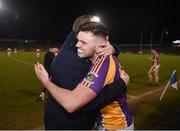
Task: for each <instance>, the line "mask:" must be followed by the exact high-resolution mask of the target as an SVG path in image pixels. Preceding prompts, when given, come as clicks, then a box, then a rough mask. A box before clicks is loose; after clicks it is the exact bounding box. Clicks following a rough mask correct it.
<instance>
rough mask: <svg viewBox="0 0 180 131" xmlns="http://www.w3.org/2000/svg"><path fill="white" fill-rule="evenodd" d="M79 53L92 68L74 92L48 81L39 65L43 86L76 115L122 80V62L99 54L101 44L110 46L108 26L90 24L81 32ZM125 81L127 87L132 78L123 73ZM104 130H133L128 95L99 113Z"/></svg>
mask: <svg viewBox="0 0 180 131" xmlns="http://www.w3.org/2000/svg"><path fill="white" fill-rule="evenodd" d="M77 38H78V42H77V44H76V47H77V53H78V56H79V57H80V58H88V59H89V60H90V61H91V62H92V66H91V68H90V70H89V72H88V73H87V74H86V76H85V77H84V79H83V80H82V81H81V82H80V83H79V84H78V85H77V86H76V88H75V89H74V90H72V91H70V90H67V89H63V88H61V87H58V86H57V85H55V84H54V83H52V82H51V81H50V80H49V79H48V74H47V72H46V71H45V69H44V67H43V65H41V64H39V63H38V64H36V65H35V71H36V74H37V77H38V78H39V80H40V81H41V82H42V84H43V85H44V86H45V87H46V88H47V89H48V90H49V92H50V94H51V95H52V96H53V97H54V98H55V100H56V101H57V102H58V103H59V104H60V105H62V106H63V107H64V109H65V110H67V111H68V112H70V113H72V112H75V111H76V110H78V109H80V108H82V107H83V106H84V105H86V104H87V103H88V102H90V101H91V100H93V99H94V98H95V97H96V96H97V95H98V94H99V93H100V92H101V90H102V89H103V88H104V86H106V85H108V84H112V83H113V82H114V81H116V80H118V79H120V72H119V62H118V60H117V58H116V57H115V56H112V55H101V56H98V55H97V53H96V51H97V50H98V48H99V45H100V44H101V43H106V42H108V32H107V29H106V27H105V25H104V24H102V23H97V22H88V23H84V24H82V25H81V26H80V28H79V31H78V36H77ZM121 77H122V78H123V80H124V81H125V83H126V84H127V83H128V81H129V78H128V76H127V75H125V72H123V71H122V73H121ZM98 126H99V128H100V129H105V130H106V129H107V130H121V129H133V116H132V113H131V111H130V109H129V107H128V104H127V99H126V94H125V93H122V94H121V93H120V94H119V97H118V99H116V100H114V101H113V102H111V103H110V104H108V105H106V106H104V107H103V108H102V109H101V110H100V111H99V116H98Z"/></svg>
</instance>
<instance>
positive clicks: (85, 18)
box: [73, 15, 93, 34]
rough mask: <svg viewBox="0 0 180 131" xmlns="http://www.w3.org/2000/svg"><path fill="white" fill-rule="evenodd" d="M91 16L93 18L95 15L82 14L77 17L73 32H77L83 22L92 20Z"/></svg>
mask: <svg viewBox="0 0 180 131" xmlns="http://www.w3.org/2000/svg"><path fill="white" fill-rule="evenodd" d="M91 18H93V15H81V16H79V17H78V18H76V20H75V21H74V24H73V32H74V33H75V34H77V32H78V28H79V26H80V25H81V24H83V23H86V22H90V21H91Z"/></svg>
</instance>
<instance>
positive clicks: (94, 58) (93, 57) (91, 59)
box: [89, 53, 98, 63]
mask: <svg viewBox="0 0 180 131" xmlns="http://www.w3.org/2000/svg"><path fill="white" fill-rule="evenodd" d="M97 57H98V55H97V54H96V53H94V55H93V56H92V57H91V58H89V60H90V61H91V62H92V63H94V62H95V60H96V58H97Z"/></svg>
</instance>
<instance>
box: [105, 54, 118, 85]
mask: <svg viewBox="0 0 180 131" xmlns="http://www.w3.org/2000/svg"><path fill="white" fill-rule="evenodd" d="M115 74H116V65H115V61H114V59H113V57H112V55H109V69H108V72H107V75H106V79H105V82H104V86H105V85H107V84H110V83H113V81H114V77H115Z"/></svg>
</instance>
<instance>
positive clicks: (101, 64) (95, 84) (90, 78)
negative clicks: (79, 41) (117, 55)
mask: <svg viewBox="0 0 180 131" xmlns="http://www.w3.org/2000/svg"><path fill="white" fill-rule="evenodd" d="M115 74H116V65H115V62H114V59H113V57H112V56H111V55H108V56H100V57H98V58H97V59H96V61H95V62H94V64H93V65H92V67H91V69H90V71H89V72H88V74H87V75H86V76H85V78H84V80H83V82H82V83H83V84H84V85H85V86H87V87H89V88H90V89H92V90H93V91H94V92H95V93H96V94H99V92H100V91H101V90H102V89H103V87H104V86H106V85H107V84H110V83H112V82H113V81H114V79H115Z"/></svg>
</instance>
